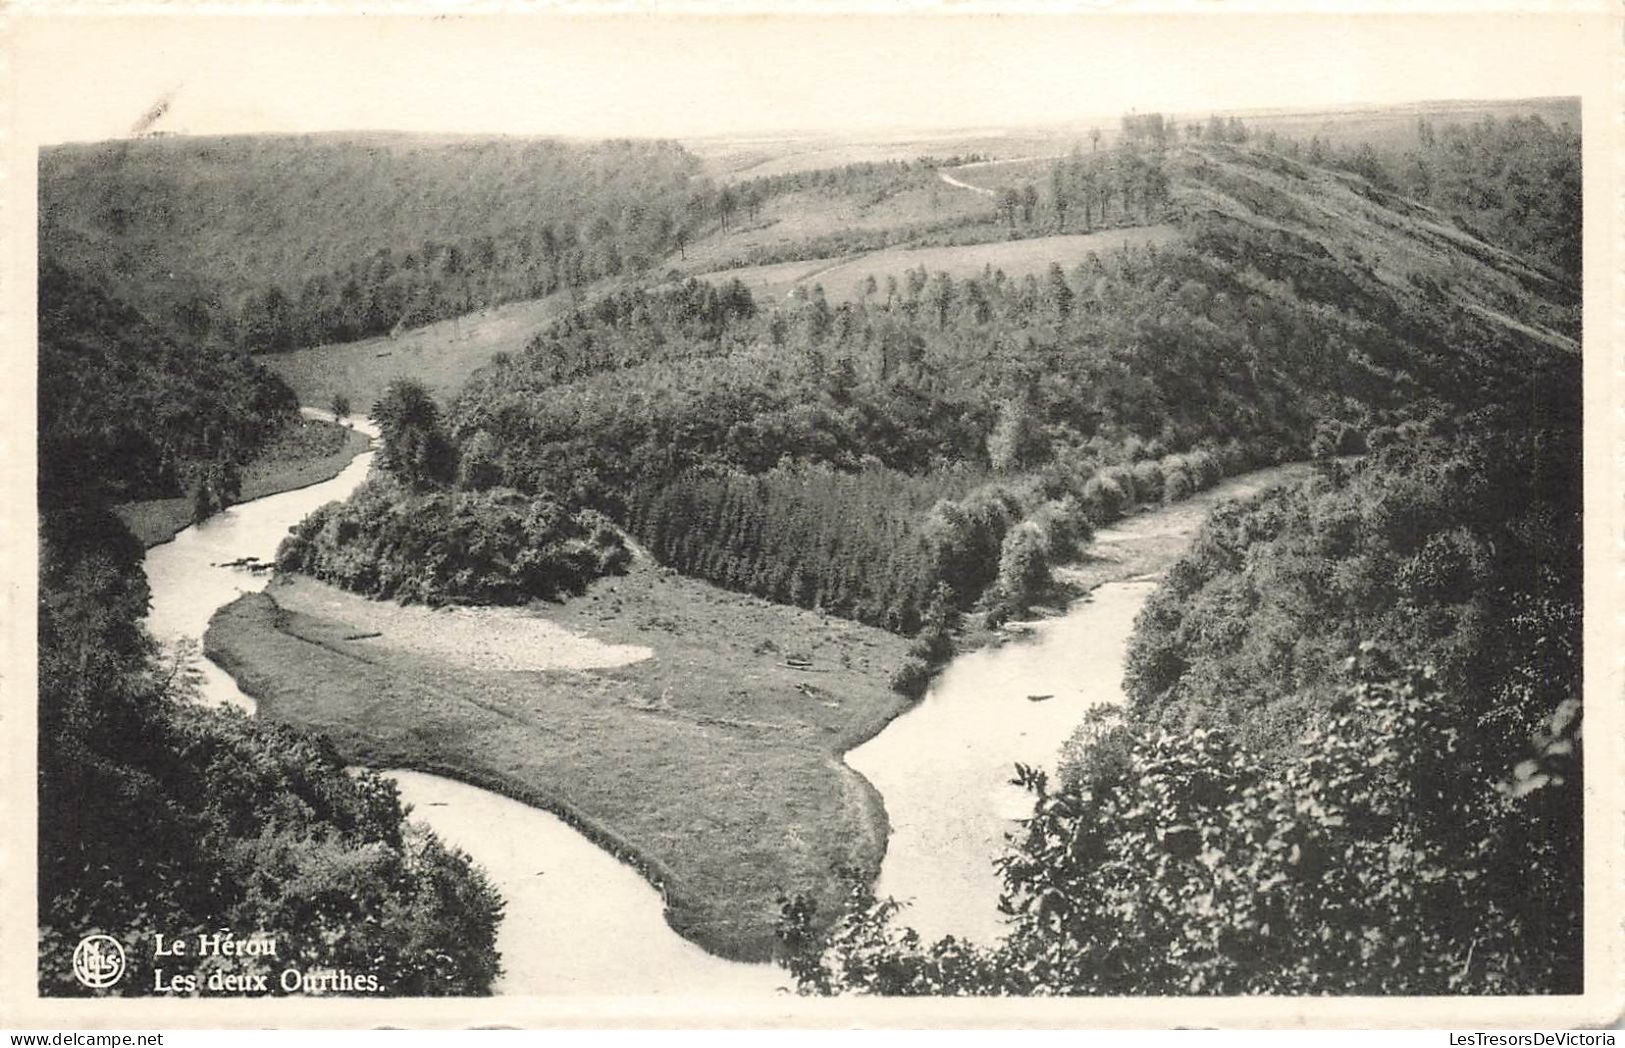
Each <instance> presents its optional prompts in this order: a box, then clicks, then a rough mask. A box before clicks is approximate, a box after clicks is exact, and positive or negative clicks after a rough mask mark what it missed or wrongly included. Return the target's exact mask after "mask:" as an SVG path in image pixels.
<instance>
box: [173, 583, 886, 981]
mask: <svg viewBox="0 0 1625 1048" xmlns="http://www.w3.org/2000/svg"><path fill="white" fill-rule="evenodd" d="M369 604H370V602H366V601H359V600H358V599H357V598H353V597H350V596H349V595H346V594H343V593H340V592H339V591H336V590H333V589H331V588H329V587H327V586H325V585H323V584H321V583H316V582H312V581H310V580H307V579H293V580H290V579H286V578H279V579H277V580H275V581H273V582H272V584H271V586H270V587H269V588H268V589H267V591H266V592H265V593H263V594H255V595H251V596H247V597H244V598H242V599H241V600H238V601H237V602H235V603H233V604H231V605H228V606H227V607H226V608H224V609H222V610H221V611H220V612H219V613H218V614H217V615H216V616H215V618H214V620H213V622H212V623H211V624H210V628H209V631H208V634H207V636H206V638H205V645H206V649H207V651H208V653H209V656H210V657H211V658H213V659H214V660H216V661H217V662H218V663H220V665H222V666H223V667H225V668H226V669H227V670H228V671H229V672H231V673H232V674H233V675H234V676H235V677H236V678H237V680H238V683H239V685H240V686H241V687H242V689H243V690H244V691H245V692H247V693H248V694H250V695H253V696H255V697H256V698H257V699H258V700H259V703H260V705H259V712H260V715H261V716H263V717H270V718H273V719H277V720H282V721H287V722H289V723H293V724H297V725H300V726H303V727H306V728H310V729H312V730H316V731H320V732H323V733H325V734H327V735H328V736H329V737H331V738H332V739H333V740H334V742H335V744H336V745H337V746H338V748H339V749H340V751H341V752H342V753H343V754H344V756H345V759H346V760H350V761H354V762H357V763H363V764H368V765H372V766H376V767H400V768H412V769H417V770H421V771H428V772H435V773H438V774H443V775H448V776H451V777H453V778H458V779H461V780H463V781H466V782H470V783H473V784H476V785H479V786H483V787H486V788H489V789H494V790H497V791H499V792H502V793H505V794H507V795H508V796H511V797H514V798H516V799H518V800H521V801H524V802H526V803H528V804H533V805H536V806H538V807H542V808H547V809H549V810H552V811H556V812H558V813H560V814H561V815H563V816H564V817H565V818H567V819H569V820H570V821H572V822H573V823H575V824H576V825H577V826H579V827H580V828H581V829H582V830H583V831H584V832H585V833H587V834H588V835H589V836H591V837H592V838H594V839H595V840H597V841H599V842H600V843H601V844H603V845H605V846H606V847H608V848H609V849H610V850H611V851H613V852H614V853H616V854H617V855H620V856H621V857H623V858H625V859H627V860H628V861H630V862H632V863H633V864H634V865H636V866H638V867H639V868H640V869H642V870H643V871H644V873H645V875H646V876H648V877H649V878H650V880H651V881H653V882H654V883H655V884H657V885H658V886H660V887H661V888H662V889H663V890H664V892H665V894H666V898H667V902H668V913H667V916H668V920H669V921H670V922H671V924H672V926H673V927H674V928H675V929H677V930H678V931H679V932H681V933H682V934H683V935H685V936H686V937H688V938H690V939H692V940H693V941H695V942H697V943H700V944H701V945H703V946H705V947H706V948H707V949H709V950H711V951H713V952H715V953H718V954H721V955H724V956H728V957H734V958H740V959H758V960H759V959H763V958H765V957H767V956H768V955H769V954H770V952H771V950H772V948H773V942H774V940H773V924H774V921H775V919H776V917H777V913H778V908H777V902H776V900H777V898H778V896H779V894H780V893H781V892H787V891H797V890H812V891H814V892H815V893H816V894H817V895H818V898H819V906H820V911H821V912H826V913H828V912H833V910H834V906H835V902H836V896H837V893H838V892H839V885H838V884H837V883H836V882H835V880H834V878H833V877H832V873H831V866H832V864H836V863H844V864H849V865H851V866H854V867H856V868H857V869H858V870H860V871H862V872H863V873H864V874H865V875H866V876H870V877H872V876H873V875H874V873H875V871H876V870H877V869H878V867H879V863H880V859H881V857H882V855H883V854H884V852H885V847H886V844H885V842H886V835H887V824H886V818H885V814H884V811H883V809H882V807H881V804H880V799H879V797H878V796H877V795H876V794H875V792H874V790H873V789H872V788H871V787H870V786H869V784H868V783H867V782H865V781H864V780H863V779H862V778H861V777H860V776H858V775H857V774H855V773H854V772H852V771H851V770H850V769H848V768H847V767H846V766H845V765H844V764H843V763H842V762H841V760H840V754H841V753H843V752H845V751H846V750H847V749H850V748H851V747H853V746H855V745H857V744H858V743H860V742H862V741H864V740H866V739H867V738H869V737H870V736H872V735H873V734H875V733H876V732H878V731H879V730H880V729H881V728H882V727H883V726H884V725H885V724H886V723H887V722H889V721H890V720H891V718H893V717H894V716H896V715H897V714H898V713H899V712H901V710H902V709H903V708H904V706H905V701H904V700H903V699H902V698H900V697H899V696H898V695H896V694H895V693H893V692H892V691H890V690H889V688H888V687H887V686H886V678H887V675H888V673H889V672H890V671H891V670H892V669H893V668H894V667H895V666H896V665H897V664H898V663H899V662H900V661H901V660H902V658H903V653H904V648H905V646H906V644H907V642H906V641H905V640H904V639H903V638H900V637H896V636H894V635H891V634H888V633H885V632H883V631H880V630H876V629H871V628H868V627H864V626H860V625H857V624H855V623H851V622H847V621H844V620H840V619H831V618H826V617H824V616H821V615H819V614H817V613H814V612H810V611H804V610H801V609H797V608H789V607H782V606H776V605H771V604H769V603H767V602H765V601H762V600H758V599H755V598H752V597H747V596H742V595H738V594H733V593H728V592H726V591H723V590H719V589H716V588H714V587H711V586H709V585H707V584H705V583H701V582H697V581H694V580H691V579H686V578H683V577H681V576H678V575H676V574H674V573H672V572H669V571H666V570H662V569H659V568H657V567H654V566H653V565H651V564H649V563H648V562H646V561H642V560H640V561H639V562H638V563H637V564H635V565H634V567H633V568H632V571H631V573H630V574H628V575H626V576H623V577H619V578H609V579H603V580H600V581H599V582H597V583H595V584H594V585H593V587H592V588H591V589H590V590H589V592H588V593H587V594H586V595H585V596H582V597H580V598H576V599H574V600H571V601H569V602H567V603H565V604H562V605H556V606H546V607H542V608H539V609H533V610H502V611H500V612H496V614H497V615H498V617H508V618H511V619H513V620H515V621H513V622H511V623H508V624H506V626H505V627H504V628H505V629H507V630H509V631H510V632H509V635H510V636H518V635H519V633H522V632H523V631H524V630H525V629H526V622H525V620H527V619H529V620H534V621H536V622H538V623H540V624H541V626H542V627H544V628H545V630H546V632H547V633H548V635H549V637H550V638H551V641H552V642H553V643H563V641H562V640H561V638H560V631H566V632H567V633H569V634H573V635H575V637H576V642H575V643H574V644H566V645H565V647H567V648H568V649H569V653H570V654H572V659H571V660H564V659H562V658H561V660H560V664H559V665H558V666H555V667H554V668H542V667H541V666H540V664H538V663H536V662H534V661H527V662H525V663H524V664H523V665H519V664H515V663H512V662H505V661H490V660H469V659H458V660H447V659H446V658H445V657H444V654H445V653H444V650H443V648H444V644H443V643H441V640H440V639H437V635H438V634H440V633H442V632H443V631H444V630H446V629H447V628H448V627H449V628H450V629H452V630H456V629H459V628H466V627H468V626H469V624H467V623H461V622H458V621H454V620H457V619H459V617H460V616H463V615H466V613H456V612H449V611H430V610H427V609H423V608H408V609H390V608H388V607H386V606H383V605H373V606H371V607H368V605H369ZM494 611H495V609H488V610H487V612H483V613H482V614H489V613H492V612H494ZM487 625H489V624H487ZM475 626H476V627H477V626H478V624H475ZM514 631H519V632H518V633H516V632H514ZM373 633H381V634H382V635H381V636H362V635H364V634H373ZM350 638H359V639H350ZM515 643H523V641H522V640H521V641H515ZM605 646H615V647H608V648H606V647H605ZM633 647H637V648H642V649H646V650H648V651H650V652H651V654H650V656H649V657H647V658H642V659H639V660H637V661H631V662H626V661H625V656H623V655H622V654H620V653H623V652H627V651H628V650H629V649H630V648H633ZM791 655H800V656H803V657H805V658H806V659H807V660H808V661H809V662H810V665H809V666H807V667H806V668H800V669H798V668H794V667H791V666H789V665H788V664H787V662H786V659H787V657H788V656H791ZM599 656H602V657H599ZM612 656H613V657H612ZM798 661H799V660H798ZM565 665H569V666H573V667H576V668H563V667H564V666H565ZM584 666H594V667H596V668H581V667H584Z"/></svg>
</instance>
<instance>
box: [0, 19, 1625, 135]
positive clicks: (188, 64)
mask: <svg viewBox="0 0 1625 1048" xmlns="http://www.w3.org/2000/svg"><path fill="white" fill-rule="evenodd" d="M1595 30H1596V24H1595V23H1592V24H1591V25H1590V26H1589V27H1588V26H1587V25H1586V24H1585V23H1584V21H1583V19H1582V18H1580V17H1579V16H1575V15H1564V16H1551V15H1548V16H1529V15H1524V16H1516V15H1482V14H1480V15H1476V16H1472V17H1465V16H1460V15H1454V16H1404V17H1399V16H1381V17H1377V16H1370V15H1313V16H1305V15H1298V16H1280V15H1276V16H1253V15H1234V14H1206V15H1193V14H1181V15H1164V16H1127V17H1124V16H1117V15H1101V14H1090V15H1076V16H1067V17H1055V16H969V17H949V16H934V17H930V16H918V15H913V16H893V17H880V16H842V17H827V18H804V17H786V16H755V17H736V18H703V17H697V16H651V15H627V16H621V17H614V18H604V17H565V16H557V15H550V16H536V15H531V16H513V15H469V16H440V17H424V16H397V15H383V16H371V17H363V16H355V15H311V14H304V15H298V16H294V15H283V16H272V17H265V16H255V17H244V16H213V17H209V16H200V15H191V16H187V17H180V18H176V17H133V16H122V17H104V16H88V15H78V16H65V15H54V16H51V17H33V18H29V17H22V18H19V19H18V21H17V22H16V23H15V24H14V26H13V31H14V33H16V34H17V36H16V38H15V40H14V42H13V45H14V46H13V54H14V56H15V57H16V63H15V66H14V67H13V71H12V72H13V75H14V76H15V77H16V78H17V79H16V83H15V88H16V91H17V93H16V95H15V96H14V97H15V98H17V99H18V100H19V105H20V112H19V114H18V118H19V121H20V125H19V126H20V128H21V129H22V130H23V131H24V132H25V133H26V134H27V137H28V138H29V139H31V140H33V141H36V142H59V141H86V140H99V139H106V138H117V137H122V136H125V135H128V134H130V133H131V132H132V129H134V128H136V127H137V126H139V125H141V124H142V118H143V115H144V114H149V113H150V112H152V111H153V110H154V108H155V107H157V106H159V105H160V104H161V103H164V102H167V103H168V104H167V107H165V108H164V111H163V113H162V115H161V116H159V117H158V119H157V121H156V122H155V123H153V124H152V126H153V127H154V129H156V130H163V131H170V132H174V133H179V134H213V133H232V132H300V131H324V130H344V129H396V130H410V131H451V132H495V133H504V134H516V135H565V136H583V137H604V136H627V137H648V136H655V137H675V138H685V137H695V136H701V135H723V134H726V135H740V134H748V133H753V132H763V133H766V132H782V131H830V130H833V131H860V132H861V131H880V130H884V129H894V128H934V127H940V128H967V127H991V126H1000V125H1035V124H1044V123H1051V124H1056V123H1070V122H1075V121H1082V120H1087V119H1089V118H1092V117H1108V118H1109V117H1114V116H1115V115H1117V114H1120V113H1123V112H1126V111H1130V110H1139V111H1153V110H1161V111H1166V112H1206V111H1209V110H1212V109H1247V108H1260V107H1297V106H1306V107H1312V106H1322V105H1341V104H1347V103H1361V102H1370V103H1380V102H1400V101H1420V100H1428V99H1464V98H1520V97H1531V96H1537V95H1575V94H1580V93H1581V90H1582V88H1583V86H1584V85H1583V84H1582V82H1581V77H1582V76H1583V75H1585V71H1586V69H1587V68H1588V67H1590V68H1593V69H1594V67H1595V63H1591V62H1586V61H1582V60H1579V58H1580V55H1581V52H1582V51H1585V50H1586V49H1588V48H1595V47H1597V46H1599V43H1598V40H1597V39H1596V38H1597V35H1598V34H1597V33H1596V31H1595ZM1604 35H1605V36H1606V35H1607V34H1604Z"/></svg>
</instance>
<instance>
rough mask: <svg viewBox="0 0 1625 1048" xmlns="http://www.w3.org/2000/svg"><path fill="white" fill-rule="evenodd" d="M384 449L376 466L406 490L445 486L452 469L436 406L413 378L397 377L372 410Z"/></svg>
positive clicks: (450, 451)
mask: <svg viewBox="0 0 1625 1048" xmlns="http://www.w3.org/2000/svg"><path fill="white" fill-rule="evenodd" d="M372 417H373V419H374V420H375V421H376V422H377V423H378V429H379V431H380V433H381V434H382V436H383V443H384V447H383V450H382V451H381V452H380V453H379V456H378V459H379V463H380V465H382V466H383V467H384V469H386V470H388V471H389V472H390V473H392V474H394V475H395V477H396V479H398V480H400V481H401V482H402V483H403V484H405V485H406V486H407V487H408V488H411V489H412V490H416V491H421V490H423V489H426V488H430V487H435V486H440V485H444V484H446V483H448V482H449V481H450V480H451V478H452V472H453V470H454V469H455V468H456V465H455V464H456V458H455V454H454V449H453V448H452V446H451V441H450V440H449V439H448V438H447V436H446V433H445V430H444V428H443V426H442V424H441V419H440V406H439V405H438V404H436V403H435V401H434V398H433V397H432V396H430V395H429V390H428V387H427V386H425V385H424V384H423V383H421V382H419V381H417V380H416V379H409V378H398V379H396V380H395V381H393V382H391V383H390V384H389V386H388V387H387V388H386V389H385V390H384V395H383V397H381V398H380V399H379V401H378V403H376V404H374V405H373V407H372Z"/></svg>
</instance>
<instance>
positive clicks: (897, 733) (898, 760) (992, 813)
mask: <svg viewBox="0 0 1625 1048" xmlns="http://www.w3.org/2000/svg"><path fill="white" fill-rule="evenodd" d="M1155 588H1156V584H1155V583H1154V582H1152V581H1137V582H1114V583H1108V584H1106V585H1104V586H1101V587H1099V588H1097V589H1096V590H1095V591H1094V592H1093V593H1092V594H1091V595H1090V596H1089V597H1087V598H1085V599H1084V600H1082V601H1079V602H1078V603H1077V604H1075V605H1073V607H1072V608H1071V609H1070V610H1069V611H1068V612H1067V613H1066V614H1065V615H1062V616H1060V617H1059V618H1054V619H1048V620H1044V621H1041V622H1036V623H1033V624H1032V631H1033V632H1032V635H1031V636H1029V637H1022V638H1019V639H1017V640H1014V641H1012V642H1010V643H1007V644H1004V645H1003V646H1001V647H996V648H983V649H981V650H980V651H973V652H970V653H969V654H966V655H962V656H960V657H959V658H957V659H955V660H953V661H952V662H951V663H949V664H948V666H947V667H945V668H944V669H943V671H942V673H941V675H940V676H938V677H937V679H936V681H935V682H933V684H932V686H931V688H930V690H929V691H927V692H926V694H925V697H924V698H923V699H922V700H921V701H920V703H919V705H917V706H915V707H914V708H913V709H911V710H909V711H908V712H907V713H905V714H903V715H902V716H901V717H898V718H897V719H896V720H895V721H893V722H892V723H891V724H890V725H888V726H887V727H886V730H884V731H882V732H881V733H880V734H879V735H877V736H875V737H874V738H873V739H871V740H869V741H868V742H866V743H864V744H863V745H862V746H860V747H858V748H857V749H855V750H852V751H851V752H850V753H848V754H847V755H846V763H847V764H848V765H850V766H851V767H852V768H854V769H855V770H856V771H858V772H859V773H860V774H862V775H863V777H864V778H866V779H868V780H869V781H870V782H871V783H873V784H874V787H875V789H877V790H879V791H880V795H881V796H882V797H884V798H885V799H886V814H887V815H888V816H889V817H890V819H891V840H890V843H889V844H888V845H887V850H886V858H885V861H884V863H883V864H882V865H881V868H880V879H879V881H878V882H877V883H876V884H875V892H876V894H877V895H879V896H882V897H884V896H887V895H890V896H892V897H893V898H896V899H897V900H898V901H899V902H907V903H908V908H907V909H906V910H904V911H903V914H902V916H901V918H900V920H901V921H902V923H904V924H907V925H909V926H910V927H912V928H914V929H915V930H916V931H918V932H919V933H920V934H921V935H922V936H924V937H925V938H926V939H928V940H929V939H936V938H940V937H941V936H944V935H949V934H953V935H957V936H959V937H961V938H964V939H969V940H971V941H972V942H976V943H981V944H983V945H990V944H992V942H993V941H994V940H995V939H997V938H998V935H999V932H1000V930H1001V919H1000V916H999V912H998V901H999V885H1000V881H999V877H998V874H997V871H996V870H995V868H994V866H993V859H994V857H996V856H997V855H999V854H1000V853H1001V852H1002V851H1003V850H1004V844H1005V835H1006V834H1007V833H1008V832H1009V831H1010V830H1012V829H1014V828H1015V826H1016V822H1015V820H1017V819H1019V818H1022V817H1024V816H1026V815H1029V814H1031V811H1032V799H1031V796H1030V795H1029V794H1028V793H1027V792H1026V791H1024V790H1022V789H1020V788H1018V787H1016V786H1014V785H1011V783H1010V778H1011V776H1012V774H1013V773H1014V771H1015V765H1016V762H1018V761H1020V762H1022V763H1024V764H1030V765H1034V766H1037V767H1041V768H1045V769H1046V770H1048V771H1050V772H1051V773H1053V772H1054V771H1055V765H1056V762H1057V758H1058V757H1059V756H1060V751H1061V747H1062V745H1063V744H1064V743H1065V742H1066V740H1067V739H1068V738H1069V737H1070V736H1071V734H1072V731H1073V729H1074V728H1076V727H1077V726H1078V723H1079V721H1081V720H1082V719H1083V715H1084V713H1085V712H1086V711H1087V710H1088V709H1089V708H1090V707H1091V706H1094V705H1097V704H1100V703H1116V702H1121V701H1122V697H1123V656H1124V653H1125V652H1126V650H1127V648H1128V640H1129V634H1130V633H1131V632H1132V630H1133V628H1134V617H1135V616H1136V615H1137V614H1139V611H1140V607H1141V605H1143V604H1144V603H1145V601H1146V598H1147V597H1149V596H1150V595H1151V591H1152V590H1153V589H1155ZM1044 695H1047V696H1050V697H1049V698H1047V699H1043V700H1042V701H1033V700H1032V699H1030V698H1029V697H1028V696H1044Z"/></svg>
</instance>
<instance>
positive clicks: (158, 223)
mask: <svg viewBox="0 0 1625 1048" xmlns="http://www.w3.org/2000/svg"><path fill="white" fill-rule="evenodd" d="M713 194H714V191H713V190H712V189H711V188H710V187H709V184H708V183H707V182H705V181H704V180H703V179H700V178H699V177H698V162H697V161H696V160H695V159H694V158H693V157H691V156H690V155H688V154H687V153H686V152H684V151H683V150H682V149H681V148H680V147H678V146H676V145H674V144H672V143H663V142H625V141H618V142H603V143H591V144H588V143H582V144H574V143H564V142H557V141H550V140H541V139H492V138H485V139H460V138H430V137H425V136H412V135H387V134H370V135H337V134H335V135H306V136H298V137H292V136H253V137H247V136H243V137H222V138H177V139H169V138H153V139H139V140H133V141H121V142H114V143H103V144H97V145H83V146H80V145H71V146H58V147H54V148H51V149H47V150H45V151H43V152H42V153H41V156H40V228H41V242H42V243H46V244H48V245H50V250H51V251H52V252H53V253H55V254H57V255H58V256H60V257H62V258H63V259H64V260H65V261H66V262H67V263H68V264H70V265H72V266H74V267H75V268H80V269H84V270H87V271H89V272H91V273H93V274H96V275H97V276H98V277H99V278H100V279H102V280H104V281H105V282H106V283H108V284H109V285H110V286H111V287H112V288H113V290H114V291H115V292H116V293H117V294H119V295H120V296H121V297H123V298H125V299H127V300H128V301H133V302H140V303H142V307H143V309H145V310H146V311H148V312H149V314H151V315H152V316H153V317H154V319H155V320H157V321H158V322H159V323H161V324H163V325H165V326H170V325H173V326H174V327H176V328H177V329H179V330H181V331H183V332H185V333H187V334H188V335H189V336H192V337H194V338H213V339H216V340H219V341H224V342H227V343H230V344H232V345H236V346H239V347H244V348H248V349H251V350H281V349H287V348H290V347H292V346H302V345H309V344H314V343H318V342H328V341H344V340H348V339H355V338H361V337H363V336H367V335H375V334H382V333H385V332H388V331H391V330H393V329H395V328H396V327H397V326H404V327H412V326H416V325H419V324H424V323H427V322H429V321H432V320H438V319H441V318H443V317H449V316H456V315H459V314H462V313H467V312H470V311H472V310H475V309H478V308H481V307H483V306H487V305H490V304H493V303H496V302H502V301H507V300H510V299H517V298H533V297H538V296H541V295H545V294H548V293H550V292H552V291H555V290H557V289H560V288H575V287H580V286H582V285H584V284H586V283H588V282H590V281H592V280H595V279H597V278H599V277H603V276H612V275H616V274H620V273H623V272H626V273H637V272H641V271H643V270H645V269H647V268H648V267H649V266H651V265H652V264H653V263H655V262H657V261H659V260H660V259H662V258H664V257H665V256H666V255H667V254H669V253H672V252H674V251H676V250H677V249H678V247H679V245H680V244H681V243H682V242H683V240H684V239H685V238H687V237H690V236H692V235H694V233H695V231H696V230H699V229H704V228H709V226H710V225H712V224H714V223H715V221H716V218H715V215H716V210H717V209H716V207H715V205H714V201H713Z"/></svg>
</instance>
